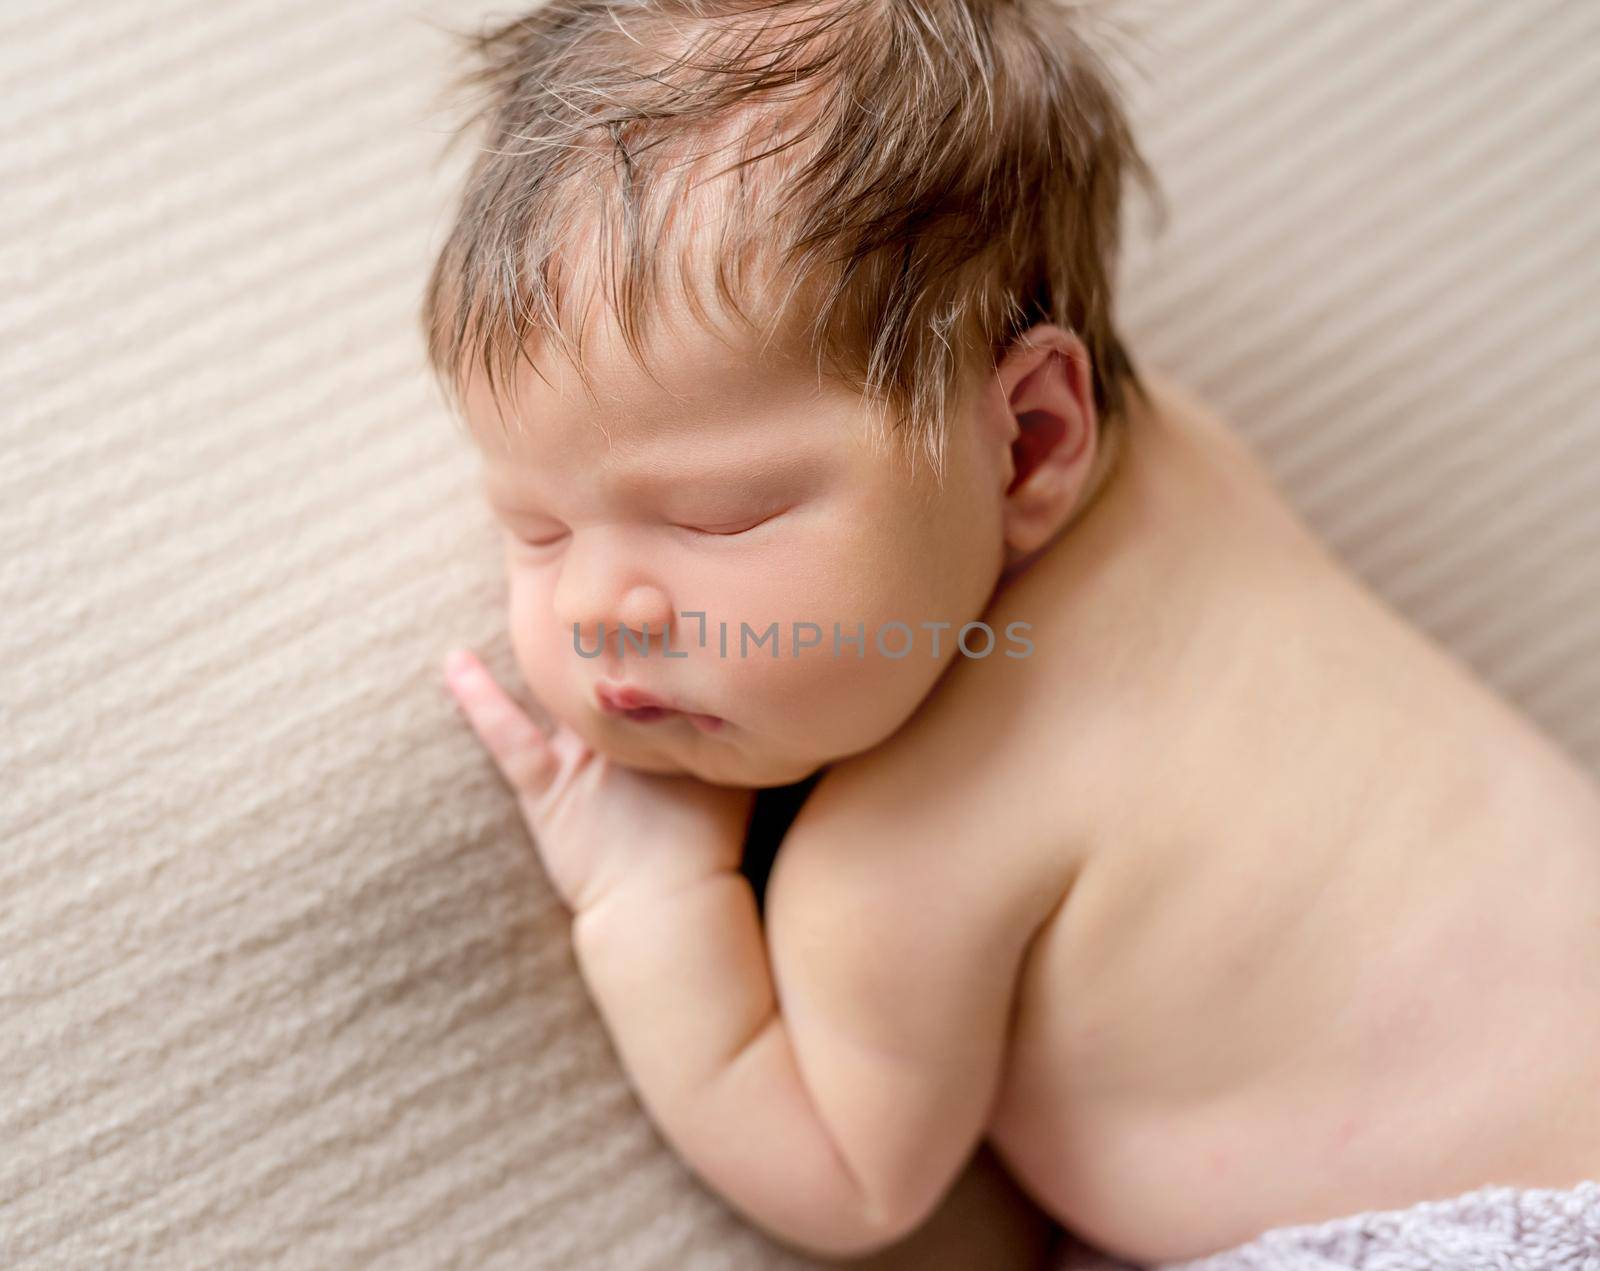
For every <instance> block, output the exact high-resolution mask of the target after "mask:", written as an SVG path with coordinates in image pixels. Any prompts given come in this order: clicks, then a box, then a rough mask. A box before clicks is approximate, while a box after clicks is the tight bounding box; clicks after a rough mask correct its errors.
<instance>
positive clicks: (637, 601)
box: [557, 583, 673, 650]
mask: <svg viewBox="0 0 1600 1271" xmlns="http://www.w3.org/2000/svg"><path fill="white" fill-rule="evenodd" d="M590 599H591V602H592V601H593V600H595V599H597V598H596V597H593V596H591V597H590ZM557 609H558V610H559V612H558V615H557V616H558V619H559V620H560V622H561V624H562V626H563V627H565V628H567V629H569V630H571V629H573V628H576V633H577V637H578V638H579V639H580V640H582V641H583V642H584V644H585V646H586V647H590V648H593V647H595V646H597V645H598V644H599V643H600V639H601V632H602V630H603V632H604V640H605V644H606V645H607V646H608V647H611V648H616V647H617V646H618V645H619V642H620V641H621V638H622V637H621V636H620V634H619V632H621V631H623V630H627V631H631V632H633V633H634V634H635V636H636V637H637V640H636V642H635V647H637V645H638V644H642V643H643V641H644V639H645V637H646V636H648V638H649V641H650V646H651V649H652V650H654V649H658V648H660V647H661V646H662V645H663V643H664V642H665V641H666V639H667V636H668V634H669V632H670V629H671V626H672V618H673V614H672V603H671V601H670V600H669V599H668V598H667V594H666V592H665V591H663V590H662V589H661V588H660V587H657V586H655V585H653V584H648V583H642V584H638V585H636V586H632V587H629V588H627V589H626V590H624V591H622V592H620V593H617V594H614V595H613V596H612V597H611V598H610V600H609V601H602V602H601V603H589V604H583V605H573V604H560V605H558V606H557Z"/></svg>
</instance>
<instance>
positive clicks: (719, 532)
mask: <svg viewBox="0 0 1600 1271" xmlns="http://www.w3.org/2000/svg"><path fill="white" fill-rule="evenodd" d="M787 510H788V509H784V511H787ZM782 515H783V512H773V513H771V514H770V515H768V516H763V517H761V518H759V519H758V520H754V521H742V522H735V523H733V524H730V525H718V526H704V525H680V526H678V527H677V528H678V529H680V530H688V531H689V532H690V533H691V534H703V535H707V536H709V537H712V538H733V537H734V536H735V535H738V534H748V533H749V532H750V531H751V530H753V529H755V528H756V526H758V525H765V524H766V523H767V522H768V521H771V520H774V519H775V518H777V517H779V516H782Z"/></svg>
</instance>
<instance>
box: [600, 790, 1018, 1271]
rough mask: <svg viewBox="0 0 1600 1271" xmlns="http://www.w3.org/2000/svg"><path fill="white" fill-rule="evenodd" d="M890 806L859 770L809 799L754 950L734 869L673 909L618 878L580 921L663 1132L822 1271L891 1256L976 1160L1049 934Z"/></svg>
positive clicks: (973, 866)
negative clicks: (1037, 944)
mask: <svg viewBox="0 0 1600 1271" xmlns="http://www.w3.org/2000/svg"><path fill="white" fill-rule="evenodd" d="M891 787H892V788H898V783H890V784H885V783H881V782H877V781H875V780H873V779H872V776H871V774H870V773H869V772H868V771H867V769H866V768H864V767H862V766H860V764H859V762H858V763H854V764H853V763H851V762H846V763H844V764H841V765H838V766H837V767H835V768H834V769H833V770H831V771H830V772H829V773H828V774H827V775H826V776H825V777H824V778H823V779H822V781H821V782H820V783H819V784H818V786H817V789H816V790H815V791H814V792H813V794H812V796H811V799H810V801H809V802H808V803H807V804H806V806H805V808H803V809H802V811H801V814H800V817H799V819H798V820H797V822H796V824H795V826H794V827H793V828H792V829H791V830H790V832H789V835H788V837H787V838H786V839H785V841H784V845H783V848H782V850H781V851H780V852H779V855H778V859H777V863H776V865H775V866H774V869H773V873H772V878H771V882H770V884H769V887H768V891H767V932H766V939H763V933H762V929H761V924H760V920H759V918H758V916H757V910H756V903H755V897H754V893H753V892H752V890H751V887H750V884H749V882H748V881H747V880H746V879H745V878H744V876H743V875H741V874H740V873H739V872H738V868H737V854H736V853H734V854H733V855H731V856H729V857H728V858H727V859H728V860H729V861H730V862H732V863H731V864H730V865H729V867H727V868H723V869H719V870H710V871H707V872H705V873H704V874H703V876H701V877H699V878H697V879H694V880H693V881H690V882H686V883H681V884H679V885H677V886H674V887H673V888H671V889H670V890H669V889H663V888H660V887H657V886H653V885H652V884H651V883H650V881H649V879H648V878H642V879H641V880H639V882H638V883H637V884H636V885H630V882H629V880H628V879H626V878H620V879H618V881H617V882H616V884H615V885H614V886H613V887H611V888H610V889H609V890H608V891H607V892H606V893H605V894H604V895H603V896H602V897H601V898H599V900H598V901H597V902H596V903H595V905H594V906H593V907H592V908H590V909H587V910H585V911H583V912H581V913H580V914H579V915H578V916H577V917H576V919H575V921H574V933H573V938H574V948H575V951H576V954H577V957H578V962H579V966H580V968H581V970H582V972H583V975H584V977H585V980H586V982H587V983H588V985H589V988H590V991H591V993H592V994H593V996H594V998H595V1000H596V1003H597V1005H598V1006H599V1009H600V1011H601V1014H602V1016H603V1018H604V1019H605V1021H606V1024H607V1026H608V1029H609V1031H610V1033H611V1035H612V1038H613V1041H614V1043H615V1045H616V1047H617V1049H618V1051H619V1053H620V1055H621V1056H622V1059H623V1062H624V1064H625V1065H626V1067H627V1069H628V1071H629V1073H630V1074H631V1076H632V1079H633V1082H634V1085H635V1088H636V1090H637V1091H638V1094H639V1096H640V1098H641V1100H642V1101H643V1102H644V1104H645V1105H646V1107H647V1109H648V1110H649V1112H650V1114H651V1116H652V1118H653V1119H654V1121H655V1122H656V1123H657V1125H658V1126H659V1127H660V1128H661V1131H662V1133H663V1134H664V1135H665V1136H666V1137H667V1138H668V1140H669V1141H670V1142H671V1143H672V1144H673V1146H674V1147H675V1148H676V1149H677V1151H678V1152H679V1153H680V1154H681V1155H682V1156H683V1157H684V1159H685V1160H686V1161H687V1162H688V1163H689V1164H690V1165H691V1167H693V1168H694V1169H695V1170H696V1172H697V1173H699V1174H700V1175H701V1176H702V1177H703V1178H704V1179H705V1180H706V1181H707V1182H708V1183H709V1184H710V1185H711V1186H712V1187H713V1188H714V1189H715V1190H716V1191H718V1192H719V1193H720V1194H721V1195H723V1196H724V1197H726V1198H727V1200H728V1201H729V1203H731V1204H733V1205H734V1206H735V1207H737V1208H738V1209H740V1210H741V1211H742V1212H743V1213H745V1214H746V1215H747V1216H748V1217H750V1218H751V1219H752V1220H753V1221H754V1222H756V1223H758V1224H759V1225H761V1226H763V1227H765V1228H767V1229H769V1230H770V1231H772V1232H773V1233H775V1234H776V1235H778V1236H779V1237H780V1238H783V1239H785V1240H788V1241H790V1242H791V1243H794V1244H797V1245H800V1246H803V1247H805V1248H807V1249H809V1250H813V1251H816V1252H818V1253H822V1254H827V1255H835V1256H841V1255H842V1256H848V1255H855V1254H862V1253H866V1252H869V1251H871V1250H874V1249H878V1248H881V1247H884V1246H886V1245H889V1244H891V1243H893V1242H894V1241H896V1240H898V1239H900V1238H902V1237H904V1236H905V1235H906V1234H908V1233H909V1232H910V1231H912V1230H913V1229H914V1228H915V1227H917V1226H918V1225H919V1224H920V1223H921V1222H922V1221H923V1220H924V1219H925V1218H926V1217H927V1216H928V1215H929V1214H930V1213H931V1212H932V1211H933V1209H934V1208H935V1206H936V1205H937V1204H938V1202H939V1200H940V1198H941V1197H942V1196H943V1195H944V1193H945V1192H946V1190H947V1189H948V1188H949V1185H950V1184H951V1183H952V1182H953V1181H954V1179H955V1178H956V1176H957V1175H958V1174H959V1172H960V1170H961V1168H962V1166H963V1165H964V1164H965V1163H966V1162H967V1161H968V1159H969V1158H970V1157H971V1155H972V1153H973V1151H974V1149H975V1148H976V1147H977V1145H978V1143H979V1140H980V1138H981V1136H982V1132H983V1129H984V1127H985V1125H986V1123H987V1120H988V1117H989V1113H990V1111H991V1108H992V1105H993V1100H994V1097H995V1095H996V1093H997V1089H998V1081H999V1076H1000V1065H1001V1059H1002V1056H1003V1053H1004V1048H1005V1041H1006V1035H1007V1026H1008V1022H1009V1017H1010V1009H1011V1003H1012V994H1013V988H1014V985H1015V981H1016V978H1017V973H1018V970H1019V968H1020V965H1021V961H1022V957H1023V954H1024V952H1025V949H1026V945H1027V942H1028V940H1029V938H1030V937H1031V935H1032V932H1033V931H1034V930H1035V929H1036V928H1037V926H1038V923H1039V921H1041V920H1042V918H1043V916H1044V915H1043V913H1042V912H1038V913H1035V912H1032V911H1034V910H1038V909H1041V908H1042V906H1041V903H1040V897H1041V894H1042V893H1041V890H1040V889H1038V888H1027V887H1009V888H1008V887H1007V886H1006V885H1005V880H1004V879H1002V878H1000V877H998V870H997V866H998V864H999V861H998V860H997V859H996V857H994V856H993V855H991V854H990V853H987V852H974V851H971V850H967V851H964V852H963V851H959V850H956V849H957V846H958V845H953V844H950V843H948V842H945V841H941V840H940V838H939V837H938V830H937V828H936V827H937V824H938V821H939V819H940V818H939V816H938V813H937V809H936V808H935V807H934V805H935V804H936V803H937V802H938V800H937V799H935V798H934V797H933V794H932V791H930V790H924V791H923V795H922V798H921V800H920V804H921V806H920V807H911V806H899V805H897V801H896V800H894V799H892V798H890V797H888V794H887V791H888V790H889V789H890V788H891ZM935 788H936V787H935ZM946 824H947V825H948V824H949V822H948V820H946ZM664 846H667V845H664ZM968 846H969V847H970V844H969V845H968ZM769 946H770V955H769ZM780 997H781V1009H780Z"/></svg>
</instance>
